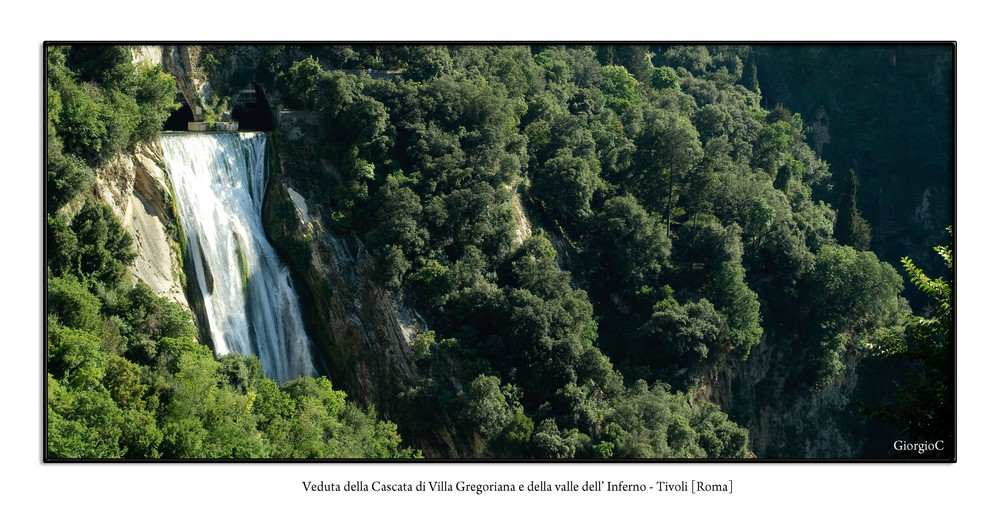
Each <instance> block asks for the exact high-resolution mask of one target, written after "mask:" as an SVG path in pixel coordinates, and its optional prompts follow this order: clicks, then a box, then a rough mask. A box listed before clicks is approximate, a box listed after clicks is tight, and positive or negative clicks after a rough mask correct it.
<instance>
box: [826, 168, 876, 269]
mask: <svg viewBox="0 0 1000 505" xmlns="http://www.w3.org/2000/svg"><path fill="white" fill-rule="evenodd" d="M857 189H858V179H857V177H855V176H854V170H850V171H848V172H847V177H845V178H844V182H843V190H842V193H841V196H840V205H839V206H838V207H837V221H836V222H835V223H834V225H833V238H835V239H836V240H837V242H838V243H840V244H842V245H848V246H851V247H853V248H855V249H857V250H859V251H867V250H868V245H869V244H870V243H871V228H870V227H869V226H868V223H867V222H865V220H864V219H863V218H862V217H861V212H860V211H859V210H858V205H857V202H856V201H855V196H856V194H857Z"/></svg>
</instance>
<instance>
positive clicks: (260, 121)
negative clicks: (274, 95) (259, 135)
mask: <svg viewBox="0 0 1000 505" xmlns="http://www.w3.org/2000/svg"><path fill="white" fill-rule="evenodd" d="M233 120H234V121H238V122H239V127H240V130H254V131H273V130H274V118H273V117H272V116H271V107H270V105H269V104H268V103H267V96H265V95H264V91H263V90H262V89H260V87H259V86H257V85H256V84H250V86H247V87H246V88H244V89H243V90H242V91H240V94H239V95H238V96H237V97H236V100H235V101H234V102H233Z"/></svg>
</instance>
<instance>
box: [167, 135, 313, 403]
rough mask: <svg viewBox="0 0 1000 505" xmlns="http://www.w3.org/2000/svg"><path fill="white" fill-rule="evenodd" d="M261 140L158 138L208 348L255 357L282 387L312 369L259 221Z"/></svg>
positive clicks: (285, 278) (264, 171)
mask: <svg viewBox="0 0 1000 505" xmlns="http://www.w3.org/2000/svg"><path fill="white" fill-rule="evenodd" d="M266 142H267V137H266V136H265V135H264V134H263V133H212V134H203V133H202V134H190V133H181V134H163V135H161V140H160V143H161V145H162V146H163V155H164V158H165V160H166V163H167V171H168V172H169V173H170V178H171V181H172V182H173V185H174V191H175V192H176V194H177V207H178V212H179V214H180V219H181V223H182V224H183V226H184V233H185V237H186V239H187V246H188V249H189V251H190V257H191V259H192V262H193V263H194V264H193V265H192V266H193V267H194V270H195V273H196V279H195V282H197V283H198V284H197V286H198V288H199V289H200V290H201V294H202V296H203V298H204V302H205V312H206V314H207V316H208V321H207V322H208V326H209V330H210V331H211V333H212V335H211V337H212V342H213V343H214V345H215V350H216V352H217V353H218V354H219V355H222V354H226V353H229V352H237V353H240V354H255V355H257V356H258V357H259V358H260V360H261V363H262V364H263V366H264V373H265V374H266V375H267V376H268V378H270V379H273V380H274V381H275V382H277V383H278V384H282V383H284V382H286V381H288V380H291V379H295V378H297V377H302V376H307V375H310V376H314V375H316V369H315V368H314V366H313V362H312V356H311V353H310V351H309V348H310V342H309V337H308V336H307V335H306V333H305V329H304V327H303V323H302V315H301V313H300V311H299V302H298V297H297V296H296V294H295V290H294V289H293V288H292V281H291V276H290V275H289V271H288V267H287V266H285V265H284V264H283V263H282V262H281V260H280V259H279V258H278V255H277V253H276V252H275V250H274V248H273V247H271V244H270V243H268V241H267V237H266V236H265V234H264V224H263V222H262V221H261V210H262V208H263V205H264V192H265V190H266V189H267V176H268V167H267V163H266V158H265V146H266Z"/></svg>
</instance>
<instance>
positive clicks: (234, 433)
mask: <svg viewBox="0 0 1000 505" xmlns="http://www.w3.org/2000/svg"><path fill="white" fill-rule="evenodd" d="M47 56H48V63H49V66H48V106H47V111H48V146H47V147H48V151H47V155H48V158H47V164H48V174H47V175H48V179H47V180H48V186H47V192H46V194H47V204H48V207H47V211H48V212H47V216H46V219H47V227H46V245H47V247H46V251H47V263H46V270H47V276H46V280H47V285H48V293H47V300H46V302H47V303H46V307H47V328H46V330H47V331H46V342H47V356H46V365H47V366H46V369H47V379H46V380H47V382H46V390H47V405H46V423H47V425H46V428H47V430H46V456H47V457H48V458H50V459H78V458H86V459H105V458H129V459H145V458H171V459H174V458H177V459H190V458H198V459H218V458H409V457H419V455H420V453H419V451H413V450H411V449H408V448H404V447H402V446H401V443H400V442H401V439H400V437H399V435H398V434H397V433H396V427H395V425H394V424H393V423H391V422H388V421H380V420H379V419H378V418H377V416H376V415H375V413H374V411H373V410H371V409H368V410H362V409H361V408H359V407H358V406H356V405H355V404H353V403H351V402H349V401H347V399H346V394H345V393H343V392H342V391H337V390H334V389H333V388H332V385H331V383H330V381H329V380H327V379H326V378H311V377H304V378H300V379H297V380H294V381H291V382H288V383H287V384H284V385H280V386H279V385H278V384H276V383H274V382H273V381H272V380H270V379H267V378H266V377H264V373H263V369H262V367H261V364H260V360H259V359H258V358H257V357H255V356H240V355H233V354H230V355H226V356H223V357H222V358H221V359H216V358H215V357H213V355H212V351H211V350H210V349H209V348H208V347H205V346H203V345H201V344H198V343H197V340H198V332H197V330H196V328H195V325H194V323H193V322H192V317H191V314H190V313H189V312H188V311H186V310H185V309H183V308H181V306H179V305H177V304H176V303H173V302H171V301H169V300H168V299H166V298H162V297H159V296H156V295H155V294H154V293H153V292H152V291H151V290H150V288H149V287H148V286H147V285H145V284H143V283H141V282H140V283H137V284H134V285H133V281H132V280H131V278H130V277H129V276H128V274H127V272H128V268H129V266H131V264H132V262H133V261H134V260H135V257H136V253H135V250H134V248H133V240H132V236H131V235H130V234H129V233H128V231H127V230H126V229H124V228H123V227H122V224H121V223H120V222H119V221H118V219H117V217H116V216H115V215H114V212H113V211H112V209H111V208H110V207H109V206H107V205H105V204H103V203H99V202H98V201H97V200H96V199H95V198H93V197H92V196H91V195H90V194H89V193H91V191H90V187H91V183H92V181H93V177H94V175H93V174H94V170H95V168H98V167H101V166H104V165H105V164H107V163H108V162H109V160H111V159H113V158H114V157H115V156H117V155H119V154H120V153H121V152H122V150H124V149H126V148H128V147H129V146H131V145H132V144H134V143H135V142H137V141H140V140H150V139H152V138H155V135H156V134H157V132H159V130H160V128H161V125H162V123H163V121H164V120H165V119H166V115H167V114H168V113H169V111H170V110H172V109H173V108H174V105H173V94H174V90H175V84H174V80H173V77H170V76H169V75H167V74H164V73H163V72H162V71H161V70H160V69H159V68H154V67H147V66H143V65H138V66H137V65H134V64H133V63H132V57H131V53H130V51H129V49H128V48H127V47H124V46H81V47H73V48H70V47H48V48H47ZM80 200H82V201H80ZM71 202H78V205H67V204H68V203H71Z"/></svg>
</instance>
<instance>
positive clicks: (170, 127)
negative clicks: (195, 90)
mask: <svg viewBox="0 0 1000 505" xmlns="http://www.w3.org/2000/svg"><path fill="white" fill-rule="evenodd" d="M189 121H194V112H192V111H191V107H189V106H188V104H187V103H182V104H181V108H179V109H177V110H175V111H173V112H172V113H171V114H170V117H168V118H167V120H166V121H164V123H163V130H164V131H174V132H177V131H180V132H186V131H187V129H188V122H189Z"/></svg>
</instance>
